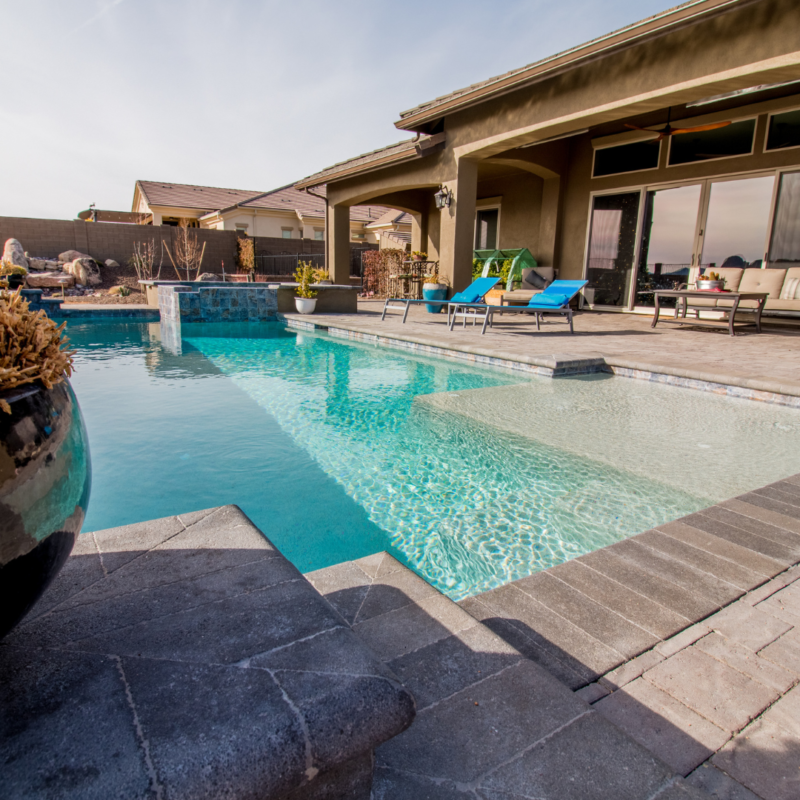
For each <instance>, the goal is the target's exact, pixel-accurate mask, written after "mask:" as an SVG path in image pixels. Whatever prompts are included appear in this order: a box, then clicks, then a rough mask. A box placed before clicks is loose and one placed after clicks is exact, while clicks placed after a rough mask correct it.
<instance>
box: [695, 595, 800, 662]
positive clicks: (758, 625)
mask: <svg viewBox="0 0 800 800" xmlns="http://www.w3.org/2000/svg"><path fill="white" fill-rule="evenodd" d="M707 622H708V624H709V625H710V626H711V627H712V628H713V629H714V630H716V631H718V632H719V633H721V634H722V635H723V636H725V637H726V638H728V639H733V640H734V641H737V642H739V643H740V644H743V645H744V646H745V647H747V648H749V649H750V650H753V651H756V652H757V651H758V650H761V648H762V647H766V646H767V645H768V644H770V643H771V642H774V641H775V640H776V639H777V638H778V637H779V636H782V635H783V634H784V633H786V632H787V631H789V630H791V628H792V626H791V625H789V624H787V623H785V622H782V621H781V620H779V619H776V618H775V617H774V616H772V615H771V614H767V613H766V612H764V611H762V610H761V608H760V605H758V606H755V607H752V606H749V605H747V604H746V603H736V604H734V605H732V606H729V607H728V608H726V609H723V610H722V611H720V612H719V613H718V614H715V615H714V616H713V617H710V618H709V619H708V620H707Z"/></svg>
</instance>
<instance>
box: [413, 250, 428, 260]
mask: <svg viewBox="0 0 800 800" xmlns="http://www.w3.org/2000/svg"><path fill="white" fill-rule="evenodd" d="M411 260H412V261H427V260H428V254H427V253H423V252H422V251H421V250H412V251H411Z"/></svg>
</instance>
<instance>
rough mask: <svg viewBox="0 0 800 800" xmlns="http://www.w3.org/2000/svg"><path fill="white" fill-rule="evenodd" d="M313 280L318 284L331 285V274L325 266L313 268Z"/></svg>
mask: <svg viewBox="0 0 800 800" xmlns="http://www.w3.org/2000/svg"><path fill="white" fill-rule="evenodd" d="M314 282H315V283H317V284H319V285H320V286H332V285H333V281H332V280H331V274H330V272H328V270H327V269H325V267H320V268H319V269H315V270H314Z"/></svg>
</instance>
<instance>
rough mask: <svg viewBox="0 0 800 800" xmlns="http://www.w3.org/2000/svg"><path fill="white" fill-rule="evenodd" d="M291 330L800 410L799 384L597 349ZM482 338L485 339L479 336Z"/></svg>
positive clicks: (345, 326)
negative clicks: (530, 349) (532, 351)
mask: <svg viewBox="0 0 800 800" xmlns="http://www.w3.org/2000/svg"><path fill="white" fill-rule="evenodd" d="M280 316H281V317H282V318H283V319H284V320H285V322H286V324H287V325H288V326H289V327H290V328H294V329H297V330H319V331H326V332H327V333H328V334H329V335H331V336H335V337H338V338H342V339H350V340H352V341H359V342H364V343H367V344H376V345H380V346H383V347H391V348H394V349H400V350H410V351H413V352H416V353H419V354H421V355H430V356H436V357H439V358H447V359H456V360H462V361H469V362H472V363H475V364H482V365H486V366H491V367H500V368H503V369H513V370H517V371H521V372H527V373H529V374H534V375H542V376H545V377H562V376H567V375H585V374H591V373H597V372H607V373H611V374H614V375H619V376H621V377H626V378H635V379H639V380H648V381H654V382H658V383H664V384H669V385H673V386H680V387H683V388H689V389H697V390H700V391H707V392H713V393H715V394H726V395H729V396H731V397H739V398H743V399H748V400H755V401H759V402H765V403H774V404H777V405H785V406H790V407H793V408H800V382H798V383H795V382H789V381H772V380H764V379H760V378H745V377H742V376H739V375H730V374H725V373H722V372H714V371H711V370H698V369H692V368H680V367H675V366H672V365H666V364H659V363H654V362H652V361H642V360H637V359H630V358H620V357H619V356H614V355H604V354H603V353H601V352H599V351H598V352H594V353H590V354H587V353H582V354H571V353H569V352H560V353H553V354H548V355H544V354H539V355H524V354H519V353H515V354H513V355H511V354H509V353H508V352H507V351H506V352H505V353H504V351H503V343H502V342H499V343H497V344H494V345H493V344H491V341H490V342H489V343H488V346H485V345H483V344H482V343H479V342H476V343H474V344H473V343H470V344H463V343H460V342H456V341H454V342H452V343H446V344H445V343H443V341H442V338H441V336H439V337H435V336H433V335H420V334H419V333H415V332H413V328H412V327H411V326H409V331H408V332H406V331H405V330H404V331H402V334H400V335H398V333H397V331H396V330H391V331H383V332H382V331H380V329H379V327H378V326H380V325H382V323H381V321H380V319H375V318H370V319H366V320H365V321H364V323H360V324H359V323H356V322H354V321H353V320H352V317H350V316H348V319H347V320H344V319H341V320H340V319H337V318H336V316H334V315H322V316H320V318H319V319H309V317H307V316H301V315H298V314H282V315H280ZM481 339H482V341H486V337H481Z"/></svg>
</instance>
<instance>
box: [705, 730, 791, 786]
mask: <svg viewBox="0 0 800 800" xmlns="http://www.w3.org/2000/svg"><path fill="white" fill-rule="evenodd" d="M712 762H713V764H714V765H715V766H717V767H719V768H720V769H722V770H724V771H725V772H726V773H727V774H728V775H730V776H731V777H732V778H734V779H735V780H737V781H739V783H741V784H743V785H744V786H746V787H747V788H748V789H751V790H752V791H753V792H755V793H756V794H757V795H758V796H759V797H761V798H763V800H797V798H798V797H800V745H799V744H798V738H797V735H796V734H793V733H792V732H791V731H787V730H786V729H785V728H783V727H781V726H780V725H778V724H777V723H775V722H772V721H768V720H766V719H761V720H757V721H756V722H754V723H753V724H752V725H750V726H748V727H747V728H746V729H745V730H744V731H742V733H741V734H740V735H739V736H737V737H736V738H735V739H733V740H732V741H731V742H730V743H728V744H727V745H726V746H725V747H724V748H723V749H722V750H720V751H719V753H717V754H716V755H715V756H714V758H713V759H712Z"/></svg>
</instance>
